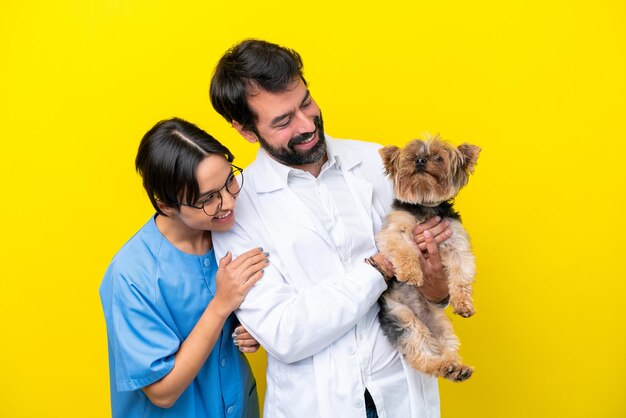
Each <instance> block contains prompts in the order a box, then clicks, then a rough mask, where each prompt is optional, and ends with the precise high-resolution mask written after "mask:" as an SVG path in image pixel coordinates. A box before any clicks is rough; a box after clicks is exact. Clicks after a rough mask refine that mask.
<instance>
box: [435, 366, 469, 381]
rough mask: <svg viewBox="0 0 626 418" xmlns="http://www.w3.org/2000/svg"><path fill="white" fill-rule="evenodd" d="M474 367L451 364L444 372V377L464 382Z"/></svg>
mask: <svg viewBox="0 0 626 418" xmlns="http://www.w3.org/2000/svg"><path fill="white" fill-rule="evenodd" d="M472 373H474V369H473V368H472V367H469V366H464V365H457V364H450V365H448V367H446V369H445V370H444V372H443V377H444V378H446V379H448V380H451V381H453V382H462V381H464V380H467V379H469V378H470V377H471V376H472Z"/></svg>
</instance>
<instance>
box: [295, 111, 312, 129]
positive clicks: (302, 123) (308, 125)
mask: <svg viewBox="0 0 626 418" xmlns="http://www.w3.org/2000/svg"><path fill="white" fill-rule="evenodd" d="M296 120H297V122H298V126H296V129H297V130H298V133H306V132H313V131H315V129H316V127H315V123H314V122H313V116H309V115H307V114H306V113H304V112H303V111H301V110H300V111H298V112H296Z"/></svg>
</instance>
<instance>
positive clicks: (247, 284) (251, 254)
mask: <svg viewBox="0 0 626 418" xmlns="http://www.w3.org/2000/svg"><path fill="white" fill-rule="evenodd" d="M268 256H269V254H268V253H265V252H263V249H262V248H255V249H252V250H250V251H248V252H245V253H243V254H241V255H240V256H239V257H237V258H236V259H234V260H233V255H232V254H231V253H230V252H228V253H227V254H226V255H225V256H224V257H223V258H222V259H221V260H220V262H219V267H218V270H217V274H216V276H215V286H216V292H215V298H214V299H213V303H214V304H215V305H216V308H217V309H218V310H219V311H220V312H221V313H222V314H224V315H225V316H228V315H230V313H231V312H232V311H234V310H235V309H237V308H238V307H239V305H241V302H243V300H244V298H245V297H246V295H247V294H248V292H249V291H250V289H251V288H252V286H254V285H255V284H256V282H258V281H259V280H261V277H263V269H264V268H265V267H267V266H268V265H269V259H268Z"/></svg>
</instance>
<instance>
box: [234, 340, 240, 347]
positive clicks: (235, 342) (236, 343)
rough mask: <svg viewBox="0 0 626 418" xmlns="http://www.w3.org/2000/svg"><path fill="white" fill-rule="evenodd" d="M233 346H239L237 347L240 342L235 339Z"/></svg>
mask: <svg viewBox="0 0 626 418" xmlns="http://www.w3.org/2000/svg"><path fill="white" fill-rule="evenodd" d="M233 344H235V345H237V346H238V345H239V342H237V340H236V339H234V338H233Z"/></svg>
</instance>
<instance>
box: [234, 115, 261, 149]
mask: <svg viewBox="0 0 626 418" xmlns="http://www.w3.org/2000/svg"><path fill="white" fill-rule="evenodd" d="M233 128H235V129H236V130H237V132H239V134H240V135H241V136H243V137H244V138H245V139H246V141H248V142H250V143H251V144H254V143H255V142H257V141H258V140H259V138H257V136H256V134H255V133H254V132H252V131H251V130H249V129H245V128H244V127H243V126H242V125H241V123H239V122H237V121H236V120H234V121H233Z"/></svg>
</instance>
